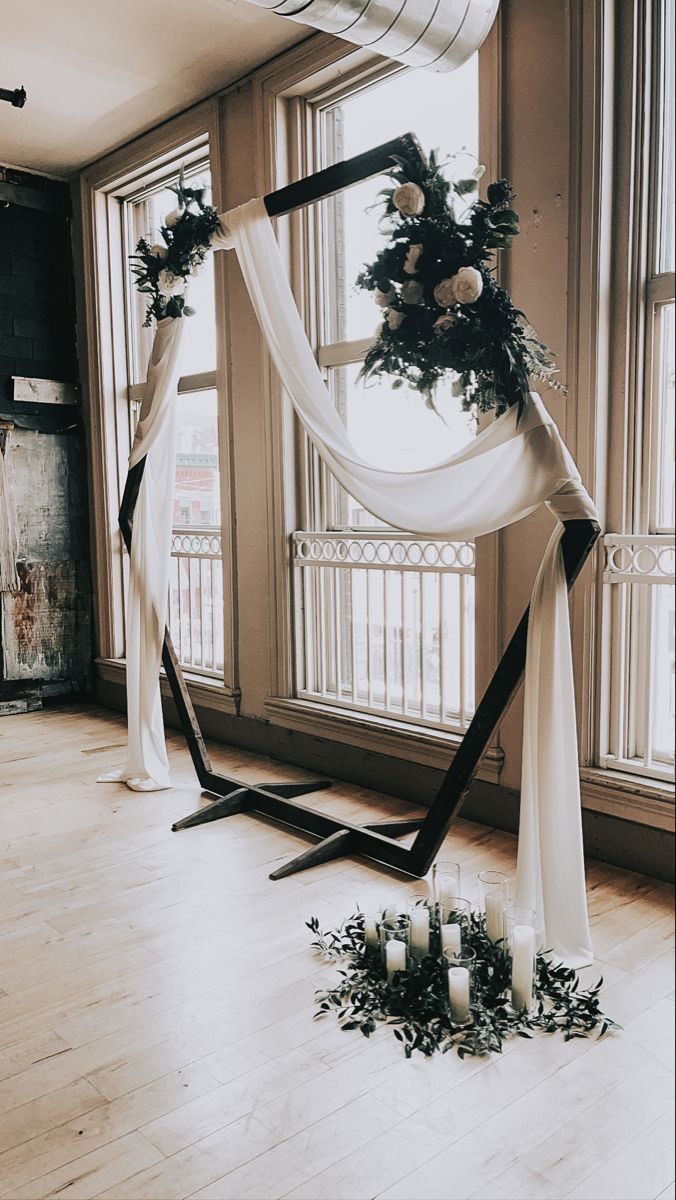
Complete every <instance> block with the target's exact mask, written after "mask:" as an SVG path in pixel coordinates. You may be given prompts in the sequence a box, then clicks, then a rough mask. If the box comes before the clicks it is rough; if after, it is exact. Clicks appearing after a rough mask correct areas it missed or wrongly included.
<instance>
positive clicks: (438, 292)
mask: <svg viewBox="0 0 676 1200" xmlns="http://www.w3.org/2000/svg"><path fill="white" fill-rule="evenodd" d="M456 279H457V275H454V276H453V278H452V279H442V280H441V283H438V284H437V286H436V287H435V289H434V299H435V300H436V302H437V304H438V305H439V308H450V306H451V304H455V281H456Z"/></svg>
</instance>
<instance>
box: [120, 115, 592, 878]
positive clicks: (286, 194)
mask: <svg viewBox="0 0 676 1200" xmlns="http://www.w3.org/2000/svg"><path fill="white" fill-rule="evenodd" d="M393 156H397V157H400V158H411V156H413V157H421V156H422V151H421V149H420V146H419V144H418V142H417V139H416V138H415V136H414V135H413V134H411V133H408V134H404V136H403V137H400V138H395V139H394V140H393V141H390V142H386V143H385V144H384V145H382V146H377V147H376V148H375V149H374V150H369V151H367V152H366V153H365V154H359V155H356V156H355V157H354V158H351V159H347V160H346V161H345V162H341V163H336V164H335V165H334V166H331V167H327V168H326V169H325V170H323V171H318V172H317V173H316V174H314V175H310V176H308V177H307V178H306V179H301V180H299V181H298V182H297V183H292V184H289V185H288V186H287V187H284V188H280V189H279V191H276V192H271V193H270V194H269V195H268V196H266V197H265V207H266V209H267V212H268V215H269V216H271V217H275V216H281V215H283V214H284V213H288V212H292V211H293V210H294V209H297V208H303V207H305V206H306V205H308V204H313V203H314V202H315V201H317V200H321V199H322V198H324V197H325V196H329V195H331V194H333V193H334V192H338V191H341V190H342V189H343V188H346V187H349V186H350V185H351V184H353V183H358V182H361V180H363V179H368V178H370V177H371V176H374V175H379V174H382V173H383V172H384V171H387V170H388V169H389V168H390V167H391V166H392V159H393ZM144 467H145V459H141V461H140V462H138V463H137V464H136V465H135V466H134V467H132V468H131V469H130V471H129V473H128V475H127V481H126V484H125V489H124V495H123V497H122V504H121V507H120V515H119V524H120V530H121V532H122V538H123V540H124V543H125V546H126V547H127V550H128V551H131V539H132V536H133V517H134V509H135V507H136V501H137V498H138V493H139V488H140V485H141V479H142V478H143V470H144ZM564 526H565V529H564V534H563V538H562V541H561V550H562V553H563V561H564V566H565V571H566V581H567V584H568V588H569V589H570V588H571V587H572V585H573V583H574V582H575V580H576V578H577V576H578V574H579V573H580V571H581V569H582V567H583V566H584V563H585V561H586V559H587V558H588V556H589V554H590V553H591V550H592V548H593V546H594V543H595V542H596V540H597V538H598V536H599V534H600V532H601V530H600V526H599V525H598V524H597V523H596V522H595V521H591V520H577V521H565V522H564ZM528 613H529V610H528V608H527V609H526V611H525V612H524V614H523V616H522V618H521V620H520V621H519V624H518V625H517V627H516V629H515V631H514V633H513V635H512V637H511V640H510V642H509V645H508V646H507V649H506V650H505V652H504V654H503V656H502V658H501V660H500V662H499V663H498V666H497V668H496V670H495V673H494V675H493V677H492V679H491V681H490V683H489V684H488V687H487V688H486V691H485V692H484V694H483V696H482V698H481V700H480V702H479V704H478V705H477V708H476V711H475V713H474V717H473V718H472V721H471V723H470V725H469V727H468V729H467V732H466V733H465V735H464V737H463V739H462V741H461V742H460V745H459V746H458V748H457V750H456V752H455V756H454V758H453V761H452V763H451V765H450V767H449V769H448V771H447V772H446V775H445V776H444V779H443V781H442V783H441V786H440V788H439V790H438V792H437V794H436V797H435V799H434V801H433V803H432V805H431V807H430V808H429V810H428V811H427V812H426V814H425V815H424V816H421V817H419V818H415V819H412V820H404V821H396V820H393V821H378V822H374V823H371V824H366V825H352V824H350V823H349V822H346V821H342V820H339V819H338V818H335V817H331V816H329V815H328V814H327V813H323V812H318V811H317V810H315V809H313V808H309V807H308V806H307V805H304V804H300V803H299V802H298V797H300V796H303V795H306V794H309V793H311V792H315V791H318V790H320V789H323V788H329V787H331V780H326V779H320V780H314V781H309V782H306V783H265V784H260V785H253V784H249V783H245V782H243V781H242V780H238V779H235V778H232V777H230V776H226V775H222V774H220V773H219V772H217V771H214V770H213V768H212V766H211V762H210V760H209V753H208V751H207V748H206V744H205V741H204V738H203V736H202V731H201V729H200V726H199V721H198V720H197V716H196V713H195V710H194V708H193V705H192V701H191V699H190V695H189V692H188V688H187V685H186V682H185V679H184V678H183V672H182V671H181V667H180V664H179V662H178V659H177V657H176V652H175V650H174V647H173V644H172V641H171V637H170V634H169V631H168V630H166V631H165V636H164V646H163V649H162V665H163V667H164V670H165V672H166V675H167V679H168V680H169V686H170V688H171V693H172V696H173V699H174V703H175V705H176V709H177V711H178V716H179V721H180V724H181V729H182V731H183V734H184V736H185V739H186V743H187V745H188V749H189V751H190V755H191V758H192V761H193V765H194V767H195V772H196V774H197V778H198V781H199V783H200V786H201V787H202V789H203V791H204V793H205V794H206V797H207V799H208V803H206V804H204V805H203V806H202V807H201V808H199V809H197V810H196V811H195V812H192V813H189V814H188V815H187V816H186V817H183V818H182V819H181V820H180V821H177V822H176V823H175V825H173V826H172V829H174V830H182V829H189V828H190V827H191V826H193V825H203V824H205V823H206V822H208V821H217V820H220V819H221V818H222V817H229V816H232V815H234V814H235V813H244V812H252V813H261V814H264V815H265V816H267V817H271V818H272V819H274V820H276V821H279V822H281V823H283V824H284V825H286V826H290V827H291V828H292V829H295V830H297V831H298V832H299V833H300V834H305V835H310V836H311V837H314V838H318V839H319V840H318V841H317V842H315V844H313V845H312V846H310V848H309V849H308V850H306V851H304V852H303V853H302V854H300V855H298V856H297V857H296V858H293V859H291V861H290V862H288V863H286V864H285V865H284V866H282V867H279V868H278V869H277V870H276V871H273V872H272V874H271V876H270V878H271V879H281V878H283V877H284V876H285V875H292V874H294V873H295V872H296V871H302V870H304V869H305V868H307V867H312V866H316V865H317V864H319V863H322V862H327V861H328V860H329V859H332V858H337V857H339V856H340V855H359V856H362V857H364V858H368V859H371V860H372V861H374V862H376V863H381V864H383V865H385V866H388V867H391V868H394V869H395V870H398V871H401V872H403V873H404V874H406V875H412V876H414V877H416V878H421V877H422V876H423V875H425V874H426V873H427V871H428V870H429V869H430V867H431V865H432V863H433V862H434V860H435V858H436V856H437V854H438V852H439V849H440V847H441V844H442V842H443V840H444V838H445V836H446V833H447V831H448V829H449V826H450V824H451V822H452V821H453V819H454V818H455V817H456V816H457V815H458V813H459V811H460V809H461V807H462V804H463V800H464V798H465V796H466V795H467V792H468V791H469V788H470V785H471V783H472V780H473V778H474V775H475V774H476V771H477V769H478V767H479V764H480V762H481V759H482V757H483V755H484V753H485V751H486V749H487V748H488V745H489V743H490V740H491V737H492V735H493V732H494V730H495V729H496V727H497V726H498V724H499V723H500V721H501V720H502V718H503V716H504V713H505V712H506V710H507V708H508V707H509V704H510V703H511V701H512V699H513V698H514V695H515V694H516V692H517V691H518V688H519V686H520V684H521V681H522V679H523V673H524V668H525V663H526V646H527V641H528ZM411 832H415V833H416V836H415V838H414V840H413V843H412V844H411V845H410V846H404V845H402V844H401V843H400V842H398V841H397V837H400V836H402V835H404V834H407V833H411Z"/></svg>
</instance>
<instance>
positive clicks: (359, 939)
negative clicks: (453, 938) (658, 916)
mask: <svg viewBox="0 0 676 1200" xmlns="http://www.w3.org/2000/svg"><path fill="white" fill-rule="evenodd" d="M306 924H307V927H308V928H309V929H310V930H311V932H312V934H313V936H314V941H313V942H312V945H313V947H314V948H315V949H317V950H319V951H320V952H321V953H322V954H323V955H324V956H325V957H326V958H327V959H328V960H330V961H332V962H335V963H337V964H338V966H339V979H338V982H337V983H336V985H335V987H333V988H330V989H328V990H327V991H320V992H317V993H316V996H315V999H316V1001H317V1004H318V1005H319V1008H318V1011H317V1013H316V1017H322V1016H324V1015H325V1014H326V1013H327V1012H330V1011H334V1012H336V1013H337V1014H338V1021H339V1024H340V1027H341V1028H342V1029H346V1030H348V1029H359V1030H360V1032H361V1033H362V1034H363V1035H364V1037H370V1035H371V1034H372V1033H374V1032H375V1030H376V1028H377V1026H378V1025H379V1024H387V1025H391V1026H392V1028H393V1033H394V1036H395V1038H397V1039H398V1041H400V1042H401V1043H402V1045H403V1049H404V1053H405V1055H406V1057H407V1058H410V1057H411V1055H412V1054H413V1051H414V1050H418V1051H419V1052H420V1053H421V1054H424V1055H425V1057H427V1058H429V1057H430V1056H431V1055H432V1054H434V1052H435V1051H437V1050H438V1051H440V1052H441V1053H442V1054H445V1053H446V1052H447V1051H448V1050H455V1051H456V1052H457V1054H458V1055H459V1056H460V1058H464V1057H465V1056H467V1055H472V1056H476V1055H483V1054H490V1053H498V1054H499V1053H501V1052H502V1047H503V1044H504V1042H505V1040H506V1039H507V1038H510V1037H514V1036H518V1037H522V1038H531V1037H533V1036H534V1035H535V1034H537V1033H562V1034H563V1037H564V1039H565V1040H566V1041H571V1040H572V1039H573V1038H582V1037H588V1036H589V1034H590V1033H592V1031H594V1030H598V1036H599V1037H603V1035H604V1034H605V1033H606V1032H607V1031H608V1030H609V1029H611V1028H616V1029H617V1028H619V1026H618V1025H617V1024H616V1023H615V1022H614V1021H612V1020H611V1019H610V1017H607V1016H605V1015H604V1013H603V1012H602V1011H601V1008H600V1005H599V998H598V997H599V992H600V990H601V987H602V985H603V979H602V978H601V979H599V980H598V982H597V983H596V984H595V985H594V986H593V987H590V988H588V989H587V990H579V979H578V975H577V972H576V971H574V970H572V969H570V968H568V967H564V966H561V965H556V964H554V963H551V962H550V961H549V960H548V958H547V957H546V956H545V955H543V954H538V955H537V958H536V970H535V978H534V984H533V1006H532V1008H531V1009H530V1010H529V1011H525V1010H524V1011H521V1012H518V1011H516V1010H515V1009H514V1008H513V1007H512V1005H511V1004H510V1000H509V988H510V979H511V960H510V956H509V954H508V953H507V952H506V951H505V950H504V949H503V947H502V944H501V943H494V942H492V941H491V940H490V939H489V938H488V936H487V934H486V920H485V917H484V915H483V913H472V914H471V917H470V918H469V923H468V927H467V929H466V930H465V931H464V947H465V949H469V950H470V951H474V954H475V956H476V969H475V978H474V991H473V999H472V1003H471V1009H470V1020H469V1022H467V1023H466V1024H463V1025H456V1024H454V1023H453V1021H452V1020H451V1011H450V1008H449V1000H448V983H447V976H448V971H447V969H446V966H445V963H444V959H443V955H442V953H441V951H440V950H439V953H430V954H427V955H425V956H424V957H423V958H422V959H421V960H420V962H419V963H417V964H416V966H415V969H411V970H406V971H403V970H402V971H397V972H395V973H394V975H393V976H392V977H391V978H388V973H387V972H386V970H385V967H384V965H383V956H382V953H381V950H380V947H379V946H378V945H369V944H368V941H367V938H366V937H365V917H364V914H363V913H362V912H357V913H355V914H354V915H353V916H351V917H349V918H348V920H346V921H345V922H344V923H343V924H342V925H341V926H340V928H338V929H337V930H333V931H330V932H328V933H323V932H322V931H321V930H320V927H319V922H318V921H317V918H316V917H312V918H311V919H310V920H309V921H307V922H306ZM439 941H440V939H439V925H438V923H437V922H435V918H434V916H432V922H431V947H435V946H439Z"/></svg>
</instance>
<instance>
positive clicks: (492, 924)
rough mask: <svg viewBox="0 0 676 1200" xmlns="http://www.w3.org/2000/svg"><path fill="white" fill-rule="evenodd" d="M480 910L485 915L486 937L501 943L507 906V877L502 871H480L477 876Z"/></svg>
mask: <svg viewBox="0 0 676 1200" xmlns="http://www.w3.org/2000/svg"><path fill="white" fill-rule="evenodd" d="M479 887H480V893H481V909H482V911H483V912H484V913H485V915H486V937H487V938H488V939H489V941H491V942H502V939H503V937H504V928H503V927H504V919H505V909H506V908H507V906H508V904H509V875H505V874H504V872H502V871H482V872H481V873H480V875H479Z"/></svg>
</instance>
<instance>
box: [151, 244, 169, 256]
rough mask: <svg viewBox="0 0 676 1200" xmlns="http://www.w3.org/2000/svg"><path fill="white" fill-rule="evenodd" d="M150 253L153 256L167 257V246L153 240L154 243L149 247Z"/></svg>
mask: <svg viewBox="0 0 676 1200" xmlns="http://www.w3.org/2000/svg"><path fill="white" fill-rule="evenodd" d="M150 253H151V254H152V256H153V258H160V259H165V258H166V257H167V247H166V246H163V245H162V244H161V243H160V242H155V244H154V245H153V246H151V247H150Z"/></svg>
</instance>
